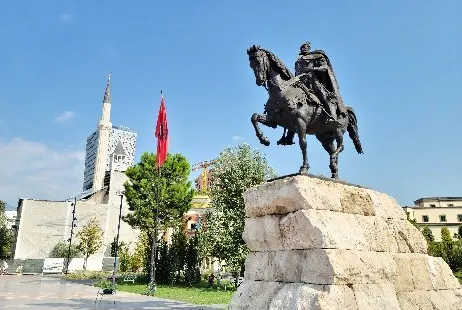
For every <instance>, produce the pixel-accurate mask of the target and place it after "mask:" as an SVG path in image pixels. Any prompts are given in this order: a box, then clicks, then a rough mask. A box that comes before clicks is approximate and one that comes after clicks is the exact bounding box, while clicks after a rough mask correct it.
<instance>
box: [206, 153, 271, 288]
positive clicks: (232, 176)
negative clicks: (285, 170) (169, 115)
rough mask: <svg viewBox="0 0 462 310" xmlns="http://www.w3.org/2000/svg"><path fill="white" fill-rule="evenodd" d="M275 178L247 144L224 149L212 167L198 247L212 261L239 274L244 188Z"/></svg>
mask: <svg viewBox="0 0 462 310" xmlns="http://www.w3.org/2000/svg"><path fill="white" fill-rule="evenodd" d="M272 177H275V172H274V170H273V169H272V168H271V167H270V166H269V165H268V163H267V161H266V159H265V158H264V157H263V155H262V154H261V153H260V152H259V151H258V150H255V149H251V148H250V146H249V145H248V144H241V145H238V146H235V147H230V148H227V149H225V150H224V151H223V152H221V153H220V155H219V156H218V158H217V159H216V160H215V161H214V164H213V167H212V179H211V191H210V195H211V198H212V204H213V207H214V212H211V213H209V214H208V215H207V224H206V226H207V227H206V229H205V232H204V236H203V242H204V243H205V245H203V246H201V247H202V248H204V249H205V250H206V251H207V252H208V254H209V255H210V256H212V257H216V258H218V259H219V260H224V261H225V262H226V265H227V266H228V267H229V268H230V269H231V270H235V271H238V272H237V277H236V284H237V278H238V275H239V273H241V272H242V271H243V267H244V260H245V257H246V255H247V253H248V248H247V246H246V244H245V242H244V240H243V239H242V233H243V231H244V219H245V210H244V197H243V193H244V191H246V190H247V189H248V188H250V187H253V186H255V185H258V184H261V183H263V182H264V181H265V180H267V179H269V178H272Z"/></svg>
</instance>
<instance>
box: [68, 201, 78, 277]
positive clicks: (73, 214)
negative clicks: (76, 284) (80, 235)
mask: <svg viewBox="0 0 462 310" xmlns="http://www.w3.org/2000/svg"><path fill="white" fill-rule="evenodd" d="M72 205H73V206H74V209H73V210H72V224H71V237H70V238H69V239H67V241H69V248H68V249H67V261H66V274H67V272H68V271H69V260H70V259H71V245H72V236H73V235H74V227H77V225H76V224H75V221H76V220H77V218H76V217H75V206H76V205H77V197H74V202H73V203H71V206H72Z"/></svg>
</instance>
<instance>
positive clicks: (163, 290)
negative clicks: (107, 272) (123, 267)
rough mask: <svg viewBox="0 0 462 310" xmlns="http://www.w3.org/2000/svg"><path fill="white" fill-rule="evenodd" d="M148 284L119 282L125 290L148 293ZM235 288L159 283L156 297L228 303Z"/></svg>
mask: <svg viewBox="0 0 462 310" xmlns="http://www.w3.org/2000/svg"><path fill="white" fill-rule="evenodd" d="M146 288H147V285H146V284H117V287H116V289H117V290H120V291H123V292H130V293H136V294H146ZM234 293H235V291H234V290H227V291H224V290H217V289H216V288H206V287H188V286H170V285H158V286H157V289H156V292H155V293H154V295H153V296H154V297H158V298H165V299H172V300H177V301H182V302H187V303H191V304H196V305H212V304H228V303H229V301H230V300H231V297H232V296H233V294H234Z"/></svg>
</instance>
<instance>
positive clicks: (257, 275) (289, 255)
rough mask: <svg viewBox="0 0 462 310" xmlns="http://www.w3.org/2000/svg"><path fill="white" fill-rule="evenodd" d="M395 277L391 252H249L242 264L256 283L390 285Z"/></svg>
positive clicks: (336, 250)
mask: <svg viewBox="0 0 462 310" xmlns="http://www.w3.org/2000/svg"><path fill="white" fill-rule="evenodd" d="M395 277H396V264H395V262H394V261H393V258H392V254H391V253H376V252H369V251H348V250H338V249H311V250H291V251H274V252H251V253H250V254H249V255H248V256H247V259H246V263H245V279H248V280H256V281H281V282H303V283H316V284H320V285H327V284H363V283H389V282H390V281H393V280H394V279H395ZM430 289H431V284H430Z"/></svg>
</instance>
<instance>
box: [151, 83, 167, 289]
mask: <svg viewBox="0 0 462 310" xmlns="http://www.w3.org/2000/svg"><path fill="white" fill-rule="evenodd" d="M160 96H161V100H162V99H163V97H164V95H163V92H162V90H161V91H160ZM158 156H159V154H156V161H157V162H158V158H157V157H158ZM156 166H157V167H156V168H157V182H154V183H155V184H153V187H154V186H155V185H157V186H156V205H155V209H154V237H153V238H152V250H151V270H150V273H151V279H150V283H149V289H148V290H149V291H150V292H151V293H154V292H155V291H156V260H157V235H158V233H157V232H158V222H159V200H160V181H161V172H162V166H161V165H157V164H156ZM156 183H157V184H156Z"/></svg>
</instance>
